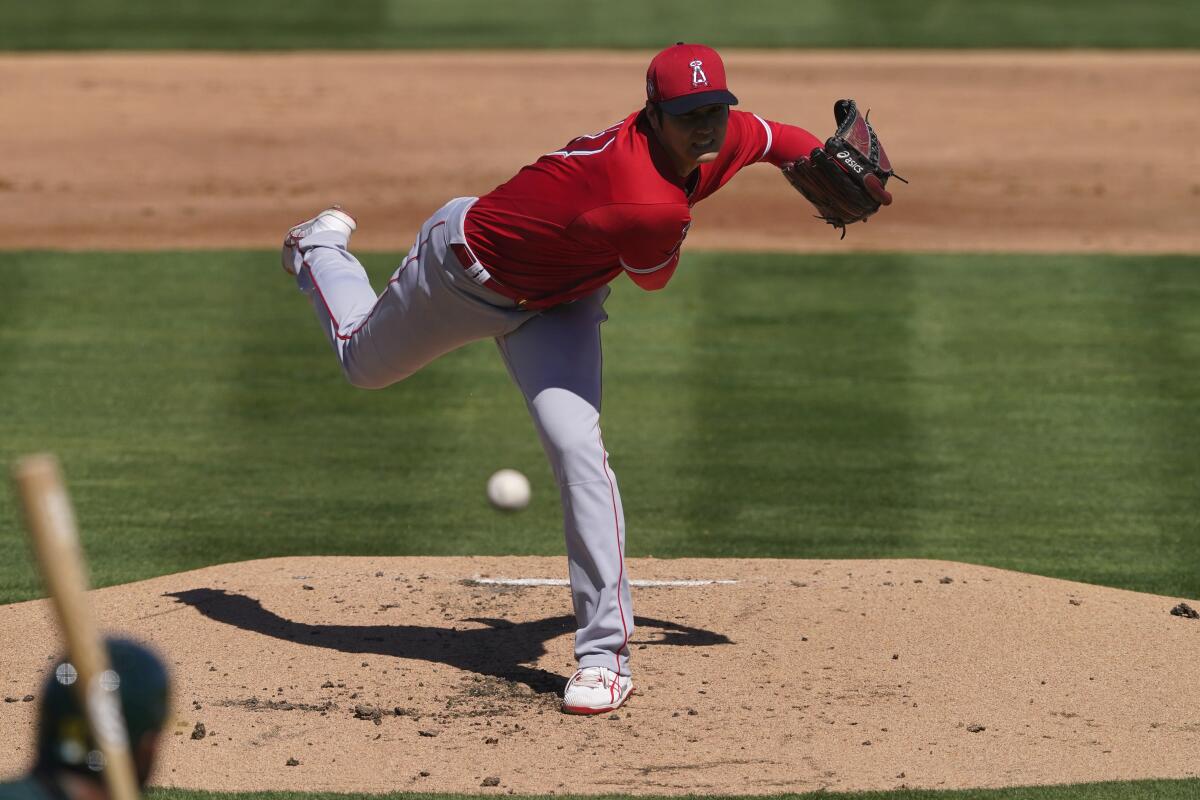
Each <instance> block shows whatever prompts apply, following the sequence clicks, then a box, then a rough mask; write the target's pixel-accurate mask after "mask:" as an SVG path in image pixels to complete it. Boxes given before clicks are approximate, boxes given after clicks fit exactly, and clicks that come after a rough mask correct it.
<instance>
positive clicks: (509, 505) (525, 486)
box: [487, 469, 531, 511]
mask: <svg viewBox="0 0 1200 800" xmlns="http://www.w3.org/2000/svg"><path fill="white" fill-rule="evenodd" d="M530 495H531V492H530V489H529V479H528V478H526V477H525V476H524V475H522V474H521V473H520V472H517V471H516V470H515V469H501V470H497V471H496V472H494V473H492V477H490V478H488V482H487V498H488V502H489V503H491V504H492V505H493V506H495V507H496V508H498V509H500V510H502V511H520V510H521V509H522V508H524V507H525V506H527V505H529V498H530Z"/></svg>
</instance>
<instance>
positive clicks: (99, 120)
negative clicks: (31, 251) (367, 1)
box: [0, 50, 1200, 253]
mask: <svg viewBox="0 0 1200 800" xmlns="http://www.w3.org/2000/svg"><path fill="white" fill-rule="evenodd" d="M649 55H650V54H649V53H627V52H622V53H614V52H576V53H562V52H546V53H534V54H525V53H519V52H518V53H513V52H468V53H446V52H440V53H439V52H423V53H366V54H362V53H297V54H222V53H186V54H178V53H123V54H69V55H63V54H32V55H5V56H0V77H2V79H3V90H2V91H0V143H2V145H3V151H4V154H5V158H4V161H3V163H2V164H0V248H3V249H26V248H50V249H71V250H89V249H138V250H148V249H170V248H189V249H190V248H204V249H209V248H213V249H224V248H258V247H263V248H266V247H274V246H276V245H277V244H278V242H279V241H280V240H281V239H282V236H283V233H284V232H285V231H286V230H287V228H288V227H289V226H290V225H292V224H294V223H295V222H297V221H299V220H301V219H304V218H306V217H309V216H311V215H312V214H313V213H315V212H316V211H318V210H320V209H321V208H324V207H325V206H327V205H329V204H330V203H332V202H335V201H336V202H340V203H342V204H343V205H345V206H346V207H347V208H348V209H349V210H350V211H351V212H353V213H354V214H355V215H356V216H357V217H358V219H359V222H360V230H359V233H358V234H356V237H355V245H356V247H357V248H360V249H366V250H392V251H406V250H407V249H408V247H409V244H410V243H411V241H412V238H413V237H414V235H415V234H416V231H417V229H418V227H419V225H420V223H421V222H422V221H423V220H424V219H425V218H426V217H427V216H428V215H429V214H430V213H431V212H432V211H434V210H435V209H437V208H438V207H439V206H441V205H442V204H443V203H444V202H445V201H446V200H448V199H450V198H451V197H455V196H461V195H479V194H484V193H486V192H487V191H489V190H490V189H492V188H493V187H494V186H496V185H497V184H499V183H502V182H503V181H505V180H507V179H508V178H509V177H510V176H511V175H512V174H514V173H515V172H516V171H517V169H518V168H520V167H521V166H522V165H524V164H526V163H529V162H531V161H533V160H535V159H536V158H537V157H538V156H539V155H541V154H543V153H546V152H549V151H551V150H555V149H558V148H559V147H561V146H562V145H563V144H565V143H566V142H567V141H568V140H570V139H571V138H573V137H574V136H577V135H580V134H584V133H589V132H594V131H597V130H600V129H602V128H604V127H606V126H607V125H609V124H611V123H612V122H614V121H616V120H618V119H620V118H622V117H624V116H625V115H626V114H628V113H629V112H631V111H633V110H635V109H636V108H638V107H639V106H640V105H641V103H642V101H643V98H644V90H643V86H644V74H645V67H646V63H647V61H648V58H649ZM725 56H726V59H725V60H726V63H727V65H728V70H729V76H730V85H731V88H732V89H733V90H734V91H735V93H736V94H737V95H738V96H739V97H740V99H741V108H742V109H744V110H748V111H753V112H756V113H758V114H760V115H762V116H765V117H768V118H772V119H777V120H780V121H783V122H789V123H792V124H796V125H800V126H802V127H805V128H808V129H810V130H812V131H813V132H815V133H816V134H817V135H818V136H820V137H821V138H824V137H826V136H828V135H829V134H830V133H832V130H833V127H834V122H833V115H832V105H833V101H834V100H835V99H837V98H839V97H853V98H856V99H857V100H858V101H859V103H860V105H861V106H862V107H863V108H864V109H871V110H872V114H871V120H872V122H873V123H874V124H875V125H876V127H877V129H878V131H879V132H880V134H881V137H882V139H883V141H884V142H885V144H886V146H887V148H888V153H889V155H891V157H892V161H893V163H894V164H895V166H896V169H897V171H898V172H899V173H900V174H901V175H903V176H905V177H906V178H908V179H909V180H911V184H909V185H907V186H905V185H903V184H900V183H898V182H895V183H893V184H892V188H893V189H894V194H895V196H896V202H895V204H894V205H893V206H892V207H890V208H887V209H884V210H883V211H882V212H881V213H879V214H878V215H876V216H875V217H874V218H873V219H871V220H870V221H869V223H868V224H866V225H856V226H853V227H852V228H851V229H850V233H849V235H848V236H847V238H846V240H845V241H841V242H839V241H838V237H837V232H835V231H834V230H833V229H832V228H829V227H828V226H825V225H824V224H822V223H820V222H818V221H816V220H814V219H812V218H811V214H812V209H811V207H810V206H809V205H808V204H807V203H806V202H805V201H804V200H803V199H802V198H801V197H800V196H799V195H797V194H795V193H794V192H792V190H791V189H790V188H789V187H788V186H787V185H786V184H785V183H784V181H783V179H782V178H781V177H779V176H778V175H776V174H774V173H775V171H774V170H773V169H771V168H769V167H768V166H765V165H762V166H755V167H752V168H750V169H748V170H746V171H745V172H744V174H742V175H739V176H738V177H737V178H735V179H734V180H733V181H732V182H731V183H730V184H729V185H728V186H727V187H726V188H725V189H723V190H722V191H721V192H720V193H718V194H717V195H716V196H715V197H713V198H711V199H709V200H707V201H705V202H704V203H702V204H700V205H699V206H697V209H696V212H695V218H696V225H695V227H694V228H693V229H692V234H691V236H690V237H689V244H690V245H691V246H692V247H704V248H716V249H772V250H785V251H812V250H822V251H845V250H855V249H860V250H903V251H956V250H963V251H974V250H989V251H1005V250H1020V251H1043V252H1059V251H1083V252H1125V253H1165V252H1176V253H1196V252H1200V226H1198V225H1197V224H1196V220H1197V218H1200V178H1198V177H1197V176H1196V174H1195V170H1194V165H1195V164H1196V163H1197V162H1198V161H1200V106H1197V104H1196V103H1195V102H1194V100H1195V98H1197V97H1200V54H1197V53H1190V52H1174V53H1172V52H1149V51H1146V52H1121V53H1117V52H1087V51H1084V52H1074V53H1053V52H1051V53H1047V52H1002V51H993V52H987V51H983V52H979V51H975V52H882V51H879V52H870V51H868V52H853V53H846V52H829V51H821V52H760V51H736V50H733V51H729V52H727V53H725Z"/></svg>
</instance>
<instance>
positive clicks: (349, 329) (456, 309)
mask: <svg viewBox="0 0 1200 800" xmlns="http://www.w3.org/2000/svg"><path fill="white" fill-rule="evenodd" d="M474 202H475V198H473V197H460V198H457V199H455V200H451V201H450V202H449V203H447V204H446V205H445V206H443V207H442V208H441V209H439V210H438V212H437V213H435V214H434V215H433V216H432V217H430V218H429V219H428V220H426V222H425V224H424V225H422V226H421V232H420V234H419V235H418V236H417V241H416V242H415V243H414V244H413V246H412V249H411V250H409V252H408V256H407V257H406V258H405V260H404V262H403V263H402V264H401V265H400V267H399V268H398V269H397V270H396V272H395V273H393V275H392V277H391V279H390V280H389V281H388V285H387V288H386V289H384V291H383V294H382V295H378V296H377V295H376V293H375V290H374V289H373V288H372V287H371V284H370V281H369V280H368V278H367V274H366V271H365V270H364V269H363V268H362V265H361V264H360V263H359V262H358V259H356V258H355V257H354V256H353V255H351V253H350V252H349V251H348V250H347V249H346V247H345V246H344V244H343V243H342V242H341V237H340V236H338V235H337V234H335V233H330V232H322V233H316V234H313V235H311V236H309V237H307V238H306V239H303V240H301V241H300V243H299V249H300V252H301V253H302V254H303V257H304V266H303V267H302V268H301V270H300V271H299V274H298V276H297V283H298V284H299V286H300V289H301V291H303V292H305V293H306V294H307V295H309V297H310V299H311V300H312V304H313V309H314V310H315V311H316V314H317V320H318V322H319V323H320V325H321V329H322V330H324V331H325V334H326V336H327V337H328V338H329V341H330V344H332V345H333V349H334V352H335V353H336V355H337V358H338V362H339V363H340V364H341V366H342V371H343V373H344V374H345V376H346V378H347V380H349V381H350V383H352V384H353V385H355V386H359V387H362V388H364V389H379V388H382V387H384V386H388V385H390V384H393V383H396V382H397V381H400V380H403V379H404V378H407V377H408V376H409V375H412V374H413V373H414V372H416V371H417V370H419V369H420V368H421V367H423V366H425V365H426V364H428V363H429V362H431V361H433V360H434V359H435V358H437V357H438V356H440V355H442V354H444V353H448V352H450V351H451V350H454V349H456V348H458V347H461V346H463V345H465V344H467V343H469V342H473V341H476V340H478V339H484V338H493V339H495V341H496V344H497V346H498V347H499V349H500V355H501V357H502V358H503V359H504V363H505V364H506V365H507V366H508V371H509V374H510V375H511V376H512V379H513V382H514V383H516V385H517V387H518V388H519V389H520V390H521V393H522V394H523V395H524V396H525V404H526V406H527V407H528V408H529V413H530V415H531V416H532V417H533V423H534V427H535V428H536V429H537V432H538V436H539V437H540V438H541V441H542V446H543V448H544V449H545V451H546V456H547V457H548V458H549V459H550V466H551V468H552V469H553V471H554V477H555V479H556V481H557V483H558V487H559V494H560V496H561V499H562V507H563V519H564V531H565V534H566V545H567V559H568V564H569V567H570V573H569V574H570V579H571V595H572V599H573V601H574V606H575V620H576V623H577V625H578V628H577V630H576V632H575V656H576V658H577V660H578V661H579V666H581V667H591V666H600V667H607V668H608V669H612V670H616V671H618V672H620V674H622V675H629V674H630V673H629V637H630V636H631V635H632V633H633V606H632V600H631V598H630V592H629V576H628V574H627V572H626V570H625V516H624V513H623V511H622V509H621V496H620V493H619V492H618V491H617V479H616V476H615V475H614V474H613V471H612V468H611V467H609V465H608V453H607V452H606V451H605V449H604V442H603V439H602V438H601V435H600V395H601V364H602V358H601V349H600V324H601V323H603V322H604V321H605V320H606V319H608V315H607V314H606V313H605V311H604V301H605V300H606V299H607V298H608V294H609V289H608V287H607V286H606V287H603V288H601V289H599V290H597V291H596V292H593V293H592V294H590V295H588V296H586V297H582V298H580V299H579V300H576V301H574V302H572V303H566V304H564V305H561V306H556V307H554V308H551V309H548V310H545V311H525V310H522V309H519V308H517V307H516V304H515V303H514V302H513V301H511V300H509V299H508V298H505V297H502V296H501V295H499V294H497V293H495V292H493V291H491V290H490V289H488V288H486V287H484V286H482V285H480V284H478V283H476V282H475V281H474V280H472V278H470V277H468V273H467V271H466V270H465V269H464V268H463V266H462V265H461V264H460V263H459V261H458V259H457V258H456V257H455V255H454V253H453V252H452V251H451V249H450V244H451V243H464V242H465V241H466V236H465V235H464V234H463V220H464V218H465V217H466V212H467V209H469V208H470V207H471V205H472V204H473V203H474Z"/></svg>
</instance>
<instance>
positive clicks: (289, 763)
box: [287, 758, 300, 767]
mask: <svg viewBox="0 0 1200 800" xmlns="http://www.w3.org/2000/svg"><path fill="white" fill-rule="evenodd" d="M287 766H289V767H298V766H300V760H299V759H296V758H289V759H288V760H287Z"/></svg>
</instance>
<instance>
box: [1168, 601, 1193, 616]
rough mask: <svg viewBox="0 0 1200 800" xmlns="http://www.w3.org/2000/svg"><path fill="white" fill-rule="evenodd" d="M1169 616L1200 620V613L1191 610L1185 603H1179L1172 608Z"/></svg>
mask: <svg viewBox="0 0 1200 800" xmlns="http://www.w3.org/2000/svg"><path fill="white" fill-rule="evenodd" d="M1171 615H1172V616H1176V617H1186V618H1187V619H1200V611H1197V610H1196V609H1194V608H1192V607H1191V606H1189V605H1188V604H1187V603H1180V604H1179V605H1177V606H1175V607H1174V608H1172V609H1171Z"/></svg>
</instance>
